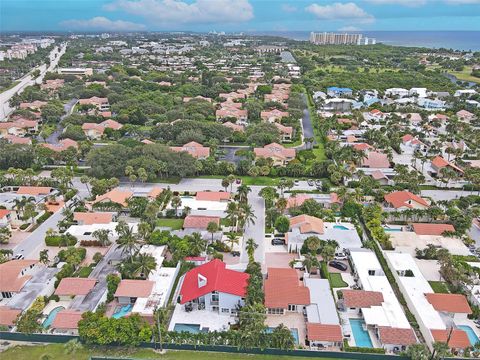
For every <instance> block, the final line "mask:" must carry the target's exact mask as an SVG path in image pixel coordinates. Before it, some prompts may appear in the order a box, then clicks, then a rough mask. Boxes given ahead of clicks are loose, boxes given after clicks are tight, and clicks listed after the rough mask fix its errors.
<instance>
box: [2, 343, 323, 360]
mask: <svg viewBox="0 0 480 360" xmlns="http://www.w3.org/2000/svg"><path fill="white" fill-rule="evenodd" d="M95 355H96V356H105V357H112V358H113V357H115V356H117V357H118V358H125V359H129V358H130V359H162V360H210V359H212V358H214V359H216V360H227V359H228V360H247V359H258V360H275V359H282V360H293V359H301V358H300V357H294V356H272V355H244V354H229V353H209V352H200V351H195V352H193V351H168V352H167V353H166V354H165V355H160V354H157V353H155V352H153V351H152V350H150V349H126V348H117V349H111V348H110V349H104V348H85V347H83V348H81V349H79V350H77V351H76V352H74V353H70V354H66V352H65V347H64V345H62V344H50V345H37V346H16V347H13V348H10V349H8V350H7V351H5V352H3V353H1V355H0V357H1V359H2V360H34V359H35V360H36V359H49V360H63V359H67V358H68V359H70V360H88V359H89V358H90V356H95ZM315 359H317V360H326V359H325V358H320V357H316V358H315Z"/></svg>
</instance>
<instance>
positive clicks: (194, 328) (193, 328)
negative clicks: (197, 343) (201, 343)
mask: <svg viewBox="0 0 480 360" xmlns="http://www.w3.org/2000/svg"><path fill="white" fill-rule="evenodd" d="M173 331H177V332H182V331H184V332H189V333H191V334H198V333H199V332H200V325H198V324H175V327H174V328H173Z"/></svg>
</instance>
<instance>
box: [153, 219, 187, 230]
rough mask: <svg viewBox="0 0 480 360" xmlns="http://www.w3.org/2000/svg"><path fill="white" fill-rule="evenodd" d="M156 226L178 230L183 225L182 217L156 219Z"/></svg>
mask: <svg viewBox="0 0 480 360" xmlns="http://www.w3.org/2000/svg"><path fill="white" fill-rule="evenodd" d="M157 226H162V227H170V228H172V230H180V229H181V228H182V226H183V219H158V220H157Z"/></svg>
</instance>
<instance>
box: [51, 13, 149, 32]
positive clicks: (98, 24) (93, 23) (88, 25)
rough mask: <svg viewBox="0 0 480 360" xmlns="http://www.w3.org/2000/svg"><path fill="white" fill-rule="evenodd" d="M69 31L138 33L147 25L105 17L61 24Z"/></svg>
mask: <svg viewBox="0 0 480 360" xmlns="http://www.w3.org/2000/svg"><path fill="white" fill-rule="evenodd" d="M60 25H62V26H63V27H65V28H67V29H75V30H110V31H138V30H144V29H145V25H143V24H138V23H134V22H130V21H124V20H110V19H107V18H106V17H103V16H97V17H94V18H91V19H87V20H82V19H72V20H65V21H62V22H61V23H60Z"/></svg>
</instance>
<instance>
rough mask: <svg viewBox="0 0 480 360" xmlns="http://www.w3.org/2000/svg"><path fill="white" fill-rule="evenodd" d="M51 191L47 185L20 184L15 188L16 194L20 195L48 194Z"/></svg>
mask: <svg viewBox="0 0 480 360" xmlns="http://www.w3.org/2000/svg"><path fill="white" fill-rule="evenodd" d="M51 191H52V188H51V187H47V186H20V187H19V188H18V190H17V194H20V195H32V196H37V195H48V194H50V192H51Z"/></svg>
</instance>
